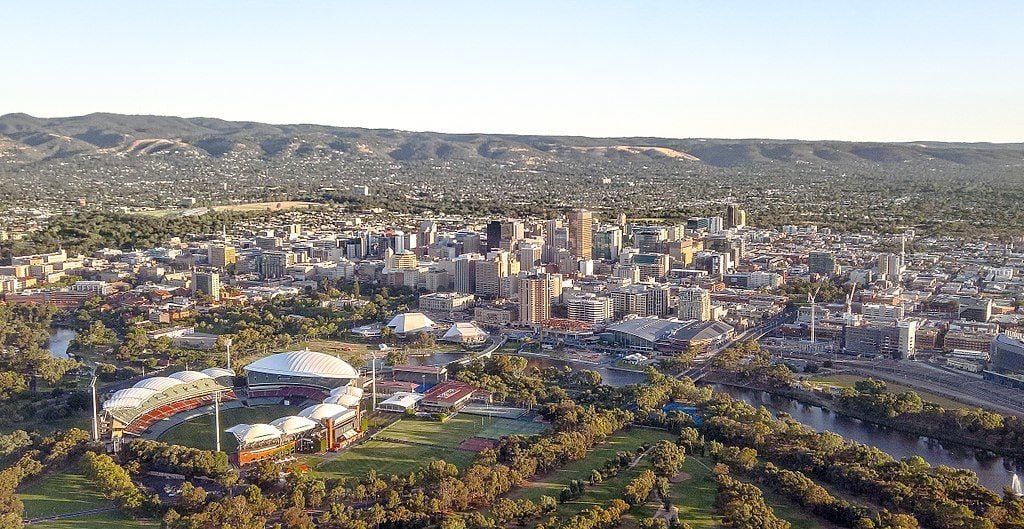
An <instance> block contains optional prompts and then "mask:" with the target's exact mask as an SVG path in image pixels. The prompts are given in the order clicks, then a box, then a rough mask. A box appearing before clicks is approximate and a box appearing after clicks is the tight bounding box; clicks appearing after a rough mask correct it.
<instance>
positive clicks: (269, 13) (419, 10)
mask: <svg viewBox="0 0 1024 529" xmlns="http://www.w3.org/2000/svg"><path fill="white" fill-rule="evenodd" d="M0 66H2V68H3V70H2V72H3V73H2V74H0V114H2V113H7V112H27V113H29V114H33V115H37V116H46V117H51V116H67V115H79V114H87V113H90V112H97V111H106V112H121V113H133V114H166V115H181V116H209V117H220V118H225V119H235V120H252V121H266V122H273V123H298V122H303V123H323V124H332V125H345V126H363V127H387V128H400V129H408V130H437V131H445V132H513V133H543V134H582V135H591V136H621V135H642V136H668V137H731V138H737V137H772V138H805V139H819V138H829V139H854V140H919V139H925V140H970V141H1015V142H1019V141H1024V1H1005V2H995V1H980V0H961V1H956V2H953V1H942V0H933V1H929V2H918V1H908V0H897V1H888V0H886V1H882V0H878V1H873V2H869V1H854V2H850V1H838V0H836V1H822V0H817V1H807V2H800V1H766V0H758V1H749V2H740V1H733V2H728V1H704V2H685V1H681V0H679V1H666V2H625V1H621V2H598V1H586V2H555V1H544V2H527V1H523V0H514V1H509V2H502V3H499V2H490V1H483V2H480V1H475V2H441V1H438V2H435V1H429V0H418V1H410V2H397V1H396V2H380V1H375V0H371V1H363V2H358V3H357V2H341V1H335V2H302V1H267V2H259V1H245V2H241V1H239V2H229V1H213V0H210V1H202V2H200V1H195V2H103V1H93V0H90V1H87V2H82V1H74V2H70V1H68V2H58V1H51V2H16V1H13V0H12V1H8V2H4V4H3V6H2V8H0Z"/></svg>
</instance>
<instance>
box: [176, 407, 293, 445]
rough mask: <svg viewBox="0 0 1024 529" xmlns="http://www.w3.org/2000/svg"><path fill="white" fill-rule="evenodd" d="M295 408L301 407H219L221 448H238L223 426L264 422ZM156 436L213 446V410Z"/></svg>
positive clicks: (187, 443) (288, 413)
mask: <svg viewBox="0 0 1024 529" xmlns="http://www.w3.org/2000/svg"><path fill="white" fill-rule="evenodd" d="M299 411H302V408H299V407H298V406H259V407H253V408H235V409H229V410H221V412H220V425H221V430H222V431H221V433H220V446H221V451H224V452H227V453H231V452H234V451H235V450H236V449H237V448H238V443H237V442H236V441H235V436H233V435H231V434H229V433H227V432H224V431H223V430H226V429H228V428H231V427H232V426H234V425H236V424H242V423H246V424H254V423H268V422H270V421H272V420H274V419H278V418H280V417H285V416H287V415H295V414H296V413H298V412H299ZM159 440H160V441H163V442H165V443H170V444H177V445H182V446H191V447H192V448H201V449H203V450H213V449H214V447H215V444H216V442H215V441H214V434H213V414H212V413H211V414H209V415H203V416H201V417H195V418H193V419H189V420H187V421H185V422H183V423H181V424H179V425H178V426H175V427H174V428H171V429H170V430H168V431H167V432H165V433H164V434H163V435H161V436H160V439H159Z"/></svg>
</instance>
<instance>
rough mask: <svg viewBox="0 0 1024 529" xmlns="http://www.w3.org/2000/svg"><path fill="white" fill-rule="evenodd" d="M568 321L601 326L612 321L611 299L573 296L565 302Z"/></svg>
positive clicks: (585, 295)
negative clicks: (567, 310)
mask: <svg viewBox="0 0 1024 529" xmlns="http://www.w3.org/2000/svg"><path fill="white" fill-rule="evenodd" d="M566 306H567V307H568V309H569V313H568V315H569V319H570V320H576V321H584V322H587V323H592V324H594V325H603V324H605V323H609V322H611V321H612V317H613V316H614V310H615V309H614V304H613V302H612V298H609V297H606V296H598V295H595V294H584V295H582V296H573V297H571V298H569V299H568V300H567V302H566Z"/></svg>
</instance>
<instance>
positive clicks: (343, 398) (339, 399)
mask: <svg viewBox="0 0 1024 529" xmlns="http://www.w3.org/2000/svg"><path fill="white" fill-rule="evenodd" d="M360 400H361V399H360V398H359V397H357V396H355V395H349V394H347V393H342V394H340V395H331V396H330V397H327V398H326V399H324V404H337V405H338V406H344V407H346V408H355V407H356V406H358V405H359V401H360Z"/></svg>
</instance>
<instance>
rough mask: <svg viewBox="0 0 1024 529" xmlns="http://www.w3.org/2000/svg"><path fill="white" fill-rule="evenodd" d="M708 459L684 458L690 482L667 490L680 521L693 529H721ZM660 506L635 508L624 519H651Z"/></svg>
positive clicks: (684, 466) (684, 467) (674, 484)
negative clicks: (677, 510) (676, 508)
mask: <svg viewBox="0 0 1024 529" xmlns="http://www.w3.org/2000/svg"><path fill="white" fill-rule="evenodd" d="M710 466H711V463H710V462H709V461H708V460H705V459H700V458H696V457H693V456H689V455H688V456H687V457H686V461H685V462H684V463H683V472H684V473H686V474H687V475H688V476H689V479H686V480H683V481H680V482H679V483H673V484H672V487H671V489H670V492H669V494H670V496H671V499H672V504H673V505H675V506H676V507H678V508H679V519H680V520H682V521H684V522H686V523H688V524H690V527H693V529H716V528H719V527H722V524H721V523H719V521H720V520H721V517H720V516H719V515H718V513H716V512H715V489H716V486H715V478H714V476H712V474H711V469H710V468H709V467H710ZM660 506H661V504H660V502H658V501H657V500H654V501H650V502H648V503H647V504H646V505H638V506H636V507H634V508H633V509H631V510H630V512H629V515H628V516H627V518H629V519H631V520H634V521H635V520H637V519H640V518H649V517H651V516H654V513H655V512H657V510H658V508H659V507H660Z"/></svg>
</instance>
